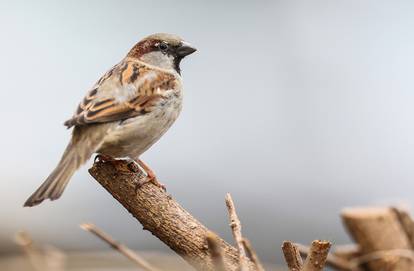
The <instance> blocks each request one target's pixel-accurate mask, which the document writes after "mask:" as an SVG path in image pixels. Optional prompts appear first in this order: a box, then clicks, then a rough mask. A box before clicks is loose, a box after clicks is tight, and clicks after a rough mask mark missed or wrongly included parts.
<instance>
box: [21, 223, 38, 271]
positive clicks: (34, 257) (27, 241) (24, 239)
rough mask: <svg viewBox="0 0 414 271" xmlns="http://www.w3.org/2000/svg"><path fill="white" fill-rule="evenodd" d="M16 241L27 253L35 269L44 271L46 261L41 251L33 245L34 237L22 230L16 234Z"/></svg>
mask: <svg viewBox="0 0 414 271" xmlns="http://www.w3.org/2000/svg"><path fill="white" fill-rule="evenodd" d="M15 242H16V244H18V245H19V246H20V247H21V248H22V250H23V252H24V253H25V254H26V256H27V258H28V259H29V262H30V264H31V266H32V267H33V269H34V270H37V271H42V270H44V268H45V261H44V257H43V255H42V254H41V253H40V251H39V250H38V249H37V248H36V247H35V246H34V245H33V241H32V238H31V237H30V235H29V234H28V233H27V232H24V231H20V232H18V233H17V234H16V236H15Z"/></svg>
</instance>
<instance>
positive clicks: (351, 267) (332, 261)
mask: <svg viewBox="0 0 414 271" xmlns="http://www.w3.org/2000/svg"><path fill="white" fill-rule="evenodd" d="M296 246H297V249H298V251H299V253H300V255H302V256H304V257H308V256H309V252H310V250H311V248H310V247H308V246H305V245H301V244H296ZM325 265H326V266H330V267H332V268H333V269H335V270H339V271H361V270H360V269H359V267H358V264H357V263H355V262H354V261H352V260H350V259H346V258H341V257H338V256H336V255H335V254H332V253H328V255H327V257H326V262H325Z"/></svg>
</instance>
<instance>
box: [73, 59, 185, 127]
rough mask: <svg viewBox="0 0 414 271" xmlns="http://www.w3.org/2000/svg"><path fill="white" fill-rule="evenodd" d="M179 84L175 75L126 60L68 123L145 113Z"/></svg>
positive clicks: (109, 119)
mask: <svg viewBox="0 0 414 271" xmlns="http://www.w3.org/2000/svg"><path fill="white" fill-rule="evenodd" d="M177 84H179V82H178V80H177V78H176V76H175V75H174V74H171V73H168V72H163V71H161V70H157V69H153V68H151V67H148V66H146V65H144V64H142V63H140V62H136V61H133V60H123V61H122V62H121V63H119V64H117V65H115V66H114V67H113V68H112V69H111V70H110V71H108V72H107V73H106V74H105V75H104V76H102V78H101V79H99V81H98V82H97V83H96V84H95V86H94V87H93V88H92V90H91V91H89V93H88V94H87V95H86V97H85V98H84V99H83V101H82V102H81V103H80V104H79V106H78V108H77V110H76V112H75V114H74V115H73V117H72V118H71V119H69V120H67V121H66V122H65V125H66V126H67V127H68V128H70V127H72V126H74V125H76V126H80V125H86V124H91V123H105V122H111V121H117V120H124V119H127V118H131V117H135V116H139V115H144V114H146V113H148V112H151V110H152V108H153V107H154V105H155V104H156V103H158V102H160V101H161V100H163V99H165V94H166V92H167V91H171V90H173V89H176V88H177Z"/></svg>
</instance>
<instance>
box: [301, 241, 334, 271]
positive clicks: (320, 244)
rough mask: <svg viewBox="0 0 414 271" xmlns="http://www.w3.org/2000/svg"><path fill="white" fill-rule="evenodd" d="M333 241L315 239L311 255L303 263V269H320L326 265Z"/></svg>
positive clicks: (305, 270)
mask: <svg viewBox="0 0 414 271" xmlns="http://www.w3.org/2000/svg"><path fill="white" fill-rule="evenodd" d="M330 247H331V243H330V242H327V241H321V240H315V241H313V242H312V244H311V247H310V250H309V255H308V256H307V257H306V260H305V263H304V264H303V269H302V270H303V271H320V270H323V268H324V267H325V262H326V258H327V257H328V253H329V248H330Z"/></svg>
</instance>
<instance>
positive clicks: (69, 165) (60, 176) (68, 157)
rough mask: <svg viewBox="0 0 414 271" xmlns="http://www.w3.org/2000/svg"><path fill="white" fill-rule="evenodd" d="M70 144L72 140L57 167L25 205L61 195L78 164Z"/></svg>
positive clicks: (32, 204)
mask: <svg viewBox="0 0 414 271" xmlns="http://www.w3.org/2000/svg"><path fill="white" fill-rule="evenodd" d="M71 145H72V142H71V143H69V145H68V147H67V148H66V151H65V153H64V154H63V156H62V159H61V160H60V162H59V164H58V165H57V167H56V168H55V169H54V170H53V171H52V173H51V174H50V175H49V177H47V179H46V180H45V181H44V182H43V184H42V185H41V186H40V187H39V188H38V189H37V190H36V191H35V192H34V193H33V194H32V195H31V196H30V197H29V198H28V199H27V201H26V202H25V203H24V206H25V207H26V206H35V205H38V204H40V203H41V202H42V201H44V200H45V199H50V200H55V199H58V198H59V197H60V196H61V195H62V193H63V190H64V189H65V187H66V185H67V184H68V182H69V180H70V178H71V177H72V175H73V174H74V173H75V171H76V170H77V169H78V167H79V166H80V164H79V163H78V159H79V157H77V154H76V150H74V149H73V147H72V146H71Z"/></svg>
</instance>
